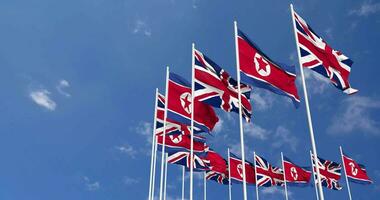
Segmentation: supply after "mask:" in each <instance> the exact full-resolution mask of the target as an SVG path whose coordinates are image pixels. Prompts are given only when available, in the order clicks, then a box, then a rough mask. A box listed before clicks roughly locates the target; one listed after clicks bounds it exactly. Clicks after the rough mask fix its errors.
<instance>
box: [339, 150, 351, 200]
mask: <svg viewBox="0 0 380 200" xmlns="http://www.w3.org/2000/svg"><path fill="white" fill-rule="evenodd" d="M339 149H340V156H341V158H342V165H343V169H344V176H345V177H346V183H347V191H348V197H349V198H350V200H352V197H351V189H350V184H349V183H348V178H347V169H346V166H345V165H344V159H343V150H342V146H339Z"/></svg>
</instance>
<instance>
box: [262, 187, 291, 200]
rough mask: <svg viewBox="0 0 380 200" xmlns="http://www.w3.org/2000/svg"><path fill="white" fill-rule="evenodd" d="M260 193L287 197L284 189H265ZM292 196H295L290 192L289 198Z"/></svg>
mask: <svg viewBox="0 0 380 200" xmlns="http://www.w3.org/2000/svg"><path fill="white" fill-rule="evenodd" d="M260 192H261V193H262V194H263V195H266V196H274V195H276V196H278V195H285V191H284V190H283V189H282V188H278V187H265V188H263V189H262V190H260ZM292 195H293V194H292V193H291V192H290V191H289V190H288V197H291V196H292ZM274 199H278V198H274Z"/></svg>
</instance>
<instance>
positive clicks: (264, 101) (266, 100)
mask: <svg viewBox="0 0 380 200" xmlns="http://www.w3.org/2000/svg"><path fill="white" fill-rule="evenodd" d="M273 95H275V94H273V93H271V92H268V91H265V90H260V91H259V90H255V91H254V92H252V93H251V99H252V102H253V106H252V107H253V108H254V109H255V110H259V111H263V110H267V109H270V108H271V107H272V106H273V104H274V101H275V98H274V96H273Z"/></svg>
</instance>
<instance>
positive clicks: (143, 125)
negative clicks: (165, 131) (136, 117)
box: [135, 122, 153, 144]
mask: <svg viewBox="0 0 380 200" xmlns="http://www.w3.org/2000/svg"><path fill="white" fill-rule="evenodd" d="M135 131H136V132H137V133H138V134H140V135H142V136H144V137H146V140H147V141H148V142H149V144H152V134H153V132H152V131H153V130H152V123H149V122H140V123H139V124H138V125H137V127H136V128H135Z"/></svg>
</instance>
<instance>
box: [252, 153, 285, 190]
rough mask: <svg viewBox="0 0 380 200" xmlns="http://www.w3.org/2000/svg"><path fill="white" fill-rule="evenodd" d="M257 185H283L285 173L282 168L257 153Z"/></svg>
mask: <svg viewBox="0 0 380 200" xmlns="http://www.w3.org/2000/svg"><path fill="white" fill-rule="evenodd" d="M255 167H256V168H255V169H256V179H257V181H256V182H257V186H263V187H271V186H276V185H279V186H281V185H283V183H284V173H283V171H282V169H281V168H279V167H274V166H272V165H271V164H269V162H268V161H266V160H265V159H264V158H262V157H260V156H258V155H255Z"/></svg>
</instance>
